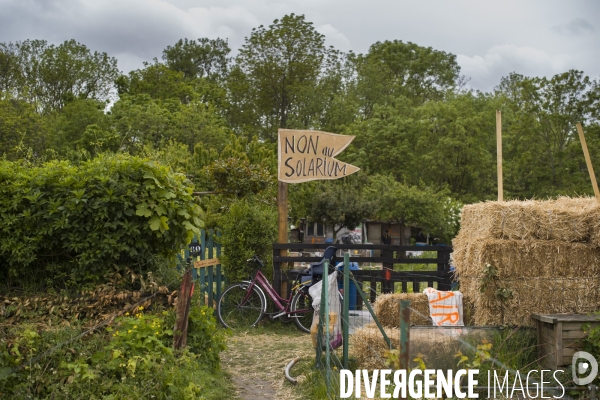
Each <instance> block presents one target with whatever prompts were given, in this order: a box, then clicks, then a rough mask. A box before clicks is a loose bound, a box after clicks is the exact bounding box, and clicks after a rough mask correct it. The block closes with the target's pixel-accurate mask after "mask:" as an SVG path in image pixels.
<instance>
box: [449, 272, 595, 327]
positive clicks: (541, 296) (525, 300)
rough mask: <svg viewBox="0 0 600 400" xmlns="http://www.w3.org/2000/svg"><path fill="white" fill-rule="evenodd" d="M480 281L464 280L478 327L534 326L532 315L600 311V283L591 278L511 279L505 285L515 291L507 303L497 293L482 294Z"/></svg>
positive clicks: (463, 288)
mask: <svg viewBox="0 0 600 400" xmlns="http://www.w3.org/2000/svg"><path fill="white" fill-rule="evenodd" d="M480 285H481V284H480V281H479V279H477V278H472V277H463V278H461V291H462V292H463V294H464V296H465V298H466V299H467V301H469V302H472V303H474V304H475V312H474V315H473V318H474V323H475V325H477V326H489V325H505V324H507V325H522V326H523V325H524V326H533V325H534V324H533V321H532V320H531V318H530V316H531V314H533V313H541V314H562V313H569V314H585V313H590V312H594V311H598V310H600V280H598V279H587V278H555V279H548V278H527V279H522V278H510V279H505V280H503V281H502V282H501V285H502V287H505V288H509V289H510V290H511V291H512V298H510V299H508V300H506V301H505V302H504V303H503V302H502V301H500V300H499V299H498V298H497V297H496V296H495V295H494V291H493V290H488V291H486V292H485V293H481V291H480V290H479V288H480Z"/></svg>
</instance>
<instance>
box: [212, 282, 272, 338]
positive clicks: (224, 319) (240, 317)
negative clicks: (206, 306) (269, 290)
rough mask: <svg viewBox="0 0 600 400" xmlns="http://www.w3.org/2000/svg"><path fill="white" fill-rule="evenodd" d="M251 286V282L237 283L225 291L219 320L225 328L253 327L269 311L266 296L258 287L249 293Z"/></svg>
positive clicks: (219, 302) (218, 306) (219, 307)
mask: <svg viewBox="0 0 600 400" xmlns="http://www.w3.org/2000/svg"><path fill="white" fill-rule="evenodd" d="M249 286H250V283H249V282H240V283H235V284H233V285H231V286H229V287H228V288H227V289H225V291H224V292H223V294H222V295H221V297H220V298H219V301H218V302H217V318H218V319H219V322H220V323H221V325H223V326H224V327H225V328H231V329H235V328H244V327H253V326H256V324H257V323H258V321H260V319H261V318H262V316H263V315H264V313H265V311H266V309H267V304H266V303H267V301H266V299H265V298H264V295H263V294H262V292H261V291H260V289H259V288H258V287H256V286H253V287H252V291H251V292H250V293H248V287H249ZM246 294H248V296H246ZM244 299H246V300H245V301H244Z"/></svg>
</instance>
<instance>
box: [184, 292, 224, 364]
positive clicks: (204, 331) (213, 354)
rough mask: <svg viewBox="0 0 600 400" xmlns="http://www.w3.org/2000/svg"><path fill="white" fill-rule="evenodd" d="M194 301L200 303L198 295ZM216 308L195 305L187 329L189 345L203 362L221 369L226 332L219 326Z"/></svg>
mask: <svg viewBox="0 0 600 400" xmlns="http://www.w3.org/2000/svg"><path fill="white" fill-rule="evenodd" d="M194 299H195V301H194V303H195V304H198V300H199V299H198V297H197V296H196V297H195V298H194ZM214 311H215V310H214V309H213V308H212V307H207V306H194V307H192V308H191V310H190V314H189V317H188V318H189V319H188V330H187V335H188V336H187V347H188V348H189V349H190V351H191V352H193V353H195V354H198V355H199V356H200V357H201V359H202V361H203V364H204V365H206V366H207V367H208V368H209V369H210V370H211V371H215V372H216V371H218V370H219V366H220V365H219V363H220V361H221V359H220V357H219V353H220V352H221V351H223V350H225V333H226V332H227V331H224V330H222V329H219V326H217V320H216V319H215V317H214V316H213V314H214Z"/></svg>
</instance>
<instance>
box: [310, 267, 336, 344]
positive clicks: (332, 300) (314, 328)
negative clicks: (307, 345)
mask: <svg viewBox="0 0 600 400" xmlns="http://www.w3.org/2000/svg"><path fill="white" fill-rule="evenodd" d="M324 281H325V280H324V279H323V280H321V281H320V282H318V283H316V284H314V285H313V286H311V287H310V288H308V293H309V294H310V296H311V297H312V299H313V300H312V306H313V308H314V309H315V311H314V314H313V320H312V325H311V327H310V335H311V337H312V342H313V347H314V348H315V349H316V348H317V335H318V331H319V311H320V309H321V292H322V290H323V282H324ZM327 282H328V287H327V295H328V303H329V333H328V334H327V333H326V332H325V326H323V338H322V343H321V346H322V347H323V348H327V342H329V344H330V346H331V348H333V349H336V348H338V347H340V346H341V345H342V324H341V316H340V312H341V310H342V304H341V302H340V295H339V293H338V285H337V271H334V272H332V273H331V274H330V275H329V277H328V278H327Z"/></svg>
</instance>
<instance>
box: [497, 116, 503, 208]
mask: <svg viewBox="0 0 600 400" xmlns="http://www.w3.org/2000/svg"><path fill="white" fill-rule="evenodd" d="M496 152H497V155H498V157H497V164H498V201H500V202H502V201H504V188H503V186H502V111H500V110H496Z"/></svg>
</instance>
